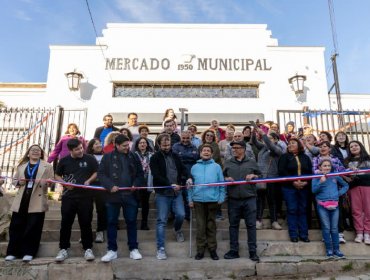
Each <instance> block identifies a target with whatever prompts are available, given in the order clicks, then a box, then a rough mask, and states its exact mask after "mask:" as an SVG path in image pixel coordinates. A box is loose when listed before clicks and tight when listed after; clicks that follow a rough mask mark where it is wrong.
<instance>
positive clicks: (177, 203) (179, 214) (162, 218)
mask: <svg viewBox="0 0 370 280" xmlns="http://www.w3.org/2000/svg"><path fill="white" fill-rule="evenodd" d="M155 204H156V207H157V227H156V235H157V249H159V248H161V247H164V243H165V240H166V226H167V219H168V214H169V212H170V210H172V212H173V213H174V214H175V221H174V228H175V231H178V230H180V229H181V226H182V223H183V222H184V218H185V210H184V201H183V198H182V194H181V193H179V194H178V195H177V196H165V195H161V194H156V195H155Z"/></svg>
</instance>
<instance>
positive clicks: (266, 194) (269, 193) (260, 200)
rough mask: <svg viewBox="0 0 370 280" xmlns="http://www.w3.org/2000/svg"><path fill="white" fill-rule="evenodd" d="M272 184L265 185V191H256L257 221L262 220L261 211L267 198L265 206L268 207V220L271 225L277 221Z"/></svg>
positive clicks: (274, 190)
mask: <svg viewBox="0 0 370 280" xmlns="http://www.w3.org/2000/svg"><path fill="white" fill-rule="evenodd" d="M275 187H276V186H275V184H274V183H268V184H266V189H265V190H258V191H257V220H262V218H263V210H265V204H266V203H265V202H266V198H267V204H268V207H269V212H270V220H271V223H273V222H276V221H277V214H276V207H277V206H276V204H277V201H276V189H275Z"/></svg>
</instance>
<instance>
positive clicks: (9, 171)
mask: <svg viewBox="0 0 370 280" xmlns="http://www.w3.org/2000/svg"><path fill="white" fill-rule="evenodd" d="M86 117H87V109H74V110H65V109H64V108H62V107H56V108H1V109H0V168H1V170H2V176H7V177H10V178H11V177H12V176H13V174H14V170H15V168H16V166H17V165H18V162H19V160H20V159H21V157H22V156H23V155H24V154H25V153H26V151H27V149H28V148H29V146H31V145H33V144H39V145H40V146H41V147H42V148H43V150H44V151H45V154H46V155H48V154H49V153H50V152H51V151H52V149H53V147H54V145H55V144H56V143H57V142H58V141H59V139H60V136H61V135H62V134H63V133H64V132H65V130H66V128H67V126H68V123H71V122H74V123H76V124H77V125H78V126H79V128H80V131H81V133H83V134H84V133H85V129H86ZM10 181H11V180H6V188H7V189H8V190H9V189H11V188H12V187H11V182H10Z"/></svg>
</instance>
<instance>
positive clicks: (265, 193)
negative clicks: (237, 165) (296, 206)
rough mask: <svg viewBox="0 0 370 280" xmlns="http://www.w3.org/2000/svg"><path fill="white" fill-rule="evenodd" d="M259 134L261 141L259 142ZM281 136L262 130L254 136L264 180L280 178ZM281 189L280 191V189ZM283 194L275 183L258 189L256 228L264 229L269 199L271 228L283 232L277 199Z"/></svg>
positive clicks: (253, 140)
mask: <svg viewBox="0 0 370 280" xmlns="http://www.w3.org/2000/svg"><path fill="white" fill-rule="evenodd" d="M257 134H258V135H259V137H260V138H261V141H258V140H257V137H256V136H257ZM278 141H279V135H278V134H276V133H275V132H271V133H270V134H266V133H265V132H264V131H263V130H262V129H260V128H257V129H256V130H255V131H254V132H253V135H252V142H253V144H254V145H255V146H256V147H257V149H258V150H259V153H258V161H257V163H258V167H259V168H260V170H261V172H262V175H263V178H273V177H277V176H278V162H279V158H280V156H281V155H282V154H283V150H282V149H281V147H280V146H279V145H278V144H277V143H278ZM278 188H279V189H278ZM279 192H281V188H280V186H278V185H276V184H275V183H268V184H266V185H265V188H261V189H258V187H257V221H256V228H257V229H262V228H263V224H262V216H263V211H264V209H265V200H266V198H267V203H268V208H269V212H270V220H271V228H272V229H275V230H281V229H282V227H281V226H280V224H279V222H278V218H277V204H278V203H277V197H278V193H279Z"/></svg>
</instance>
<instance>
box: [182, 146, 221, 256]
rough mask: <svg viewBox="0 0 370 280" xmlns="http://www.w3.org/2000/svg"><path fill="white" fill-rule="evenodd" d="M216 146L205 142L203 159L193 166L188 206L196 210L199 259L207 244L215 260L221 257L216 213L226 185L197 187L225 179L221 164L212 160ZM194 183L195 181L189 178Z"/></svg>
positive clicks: (202, 148) (201, 152) (202, 149)
mask: <svg viewBox="0 0 370 280" xmlns="http://www.w3.org/2000/svg"><path fill="white" fill-rule="evenodd" d="M212 153H213V149H212V146H211V145H209V144H204V145H203V146H202V147H201V149H200V157H201V159H200V160H198V161H197V163H196V164H195V165H193V167H192V168H191V176H192V178H193V180H194V186H191V187H190V188H189V190H188V200H189V207H190V208H194V209H195V220H196V223H197V237H196V243H197V254H196V255H195V259H196V260H201V259H203V257H204V251H205V249H206V247H208V250H209V254H210V256H211V258H212V259H213V260H218V259H219V257H218V255H217V252H216V249H217V239H216V232H217V227H216V212H217V209H218V207H219V206H220V205H221V204H222V203H223V202H224V200H225V187H224V186H197V184H205V183H216V182H222V181H224V175H223V174H222V169H221V166H220V165H219V164H217V163H216V162H215V161H214V160H213V159H212ZM188 183H189V184H191V185H192V180H189V181H188Z"/></svg>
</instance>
